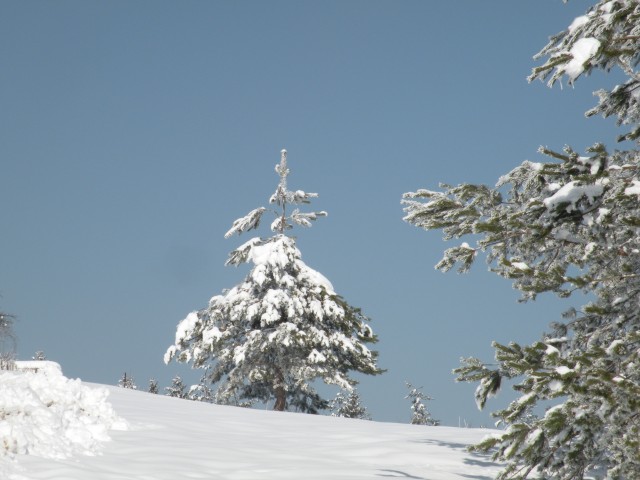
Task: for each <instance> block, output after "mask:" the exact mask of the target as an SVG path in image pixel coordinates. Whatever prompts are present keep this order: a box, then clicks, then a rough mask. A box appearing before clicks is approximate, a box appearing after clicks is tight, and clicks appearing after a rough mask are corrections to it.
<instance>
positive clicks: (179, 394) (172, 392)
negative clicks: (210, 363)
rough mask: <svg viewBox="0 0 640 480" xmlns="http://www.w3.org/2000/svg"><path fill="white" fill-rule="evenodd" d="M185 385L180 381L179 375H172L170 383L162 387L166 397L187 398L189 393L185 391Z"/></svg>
mask: <svg viewBox="0 0 640 480" xmlns="http://www.w3.org/2000/svg"><path fill="white" fill-rule="evenodd" d="M186 389H187V386H186V385H185V384H184V382H183V381H182V378H181V377H180V375H177V376H175V377H173V380H172V381H171V385H169V386H168V387H165V388H164V391H165V395H166V396H168V397H176V398H188V397H189V394H188V392H187V391H186Z"/></svg>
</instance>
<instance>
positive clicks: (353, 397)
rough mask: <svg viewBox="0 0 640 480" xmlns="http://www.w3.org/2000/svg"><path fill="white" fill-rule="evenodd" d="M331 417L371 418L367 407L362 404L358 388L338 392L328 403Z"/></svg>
mask: <svg viewBox="0 0 640 480" xmlns="http://www.w3.org/2000/svg"><path fill="white" fill-rule="evenodd" d="M329 408H330V409H331V416H332V417H345V418H358V419H360V420H371V415H370V414H369V412H368V411H367V407H365V406H364V405H363V404H362V400H361V399H360V394H359V393H358V390H357V389H355V388H353V389H351V391H341V392H338V393H337V394H336V396H335V398H334V399H333V400H331V403H330V405H329Z"/></svg>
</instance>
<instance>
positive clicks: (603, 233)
mask: <svg viewBox="0 0 640 480" xmlns="http://www.w3.org/2000/svg"><path fill="white" fill-rule="evenodd" d="M545 56H546V57H547V60H546V62H545V63H544V64H543V65H542V66H540V67H538V68H536V69H534V71H533V73H532V75H531V77H530V80H533V79H549V84H550V85H553V84H554V83H555V82H556V81H558V80H561V79H562V78H563V77H565V78H566V79H567V80H568V82H569V83H570V84H572V83H573V82H575V81H576V80H577V79H578V78H579V77H580V76H581V75H584V74H588V73H589V72H591V71H592V70H593V69H602V70H605V71H609V70H610V69H613V68H615V67H618V68H619V69H620V70H621V71H622V72H623V73H624V74H625V75H626V76H627V78H628V80H627V81H626V82H625V83H623V84H621V85H617V86H615V87H614V88H613V89H611V90H600V91H598V92H597V94H598V96H599V99H600V100H599V104H598V105H597V106H596V107H595V108H593V109H591V110H590V111H589V112H587V115H589V116H590V115H595V114H602V115H604V116H605V117H608V116H614V117H617V121H618V124H619V125H626V126H627V129H628V128H629V127H630V130H628V131H627V132H626V133H624V134H623V135H621V136H620V137H619V138H618V140H620V141H625V142H628V143H627V145H631V146H630V147H628V148H629V149H628V150H620V151H613V152H611V151H609V150H608V149H607V148H605V146H604V145H603V144H599V143H598V144H595V145H594V146H592V147H590V148H588V149H587V155H584V156H581V155H579V154H578V153H577V152H576V151H574V150H573V149H572V148H570V147H566V148H565V151H564V152H554V151H551V150H549V149H547V148H542V149H541V152H542V153H543V154H546V155H547V156H549V157H550V158H551V159H550V160H549V161H547V162H545V163H532V162H528V161H527V162H524V163H523V164H522V165H520V166H519V167H517V168H515V169H514V170H513V171H511V172H510V173H508V174H507V175H505V176H503V177H502V178H501V179H500V180H499V181H498V183H497V185H496V187H495V188H490V187H487V186H484V185H469V184H463V185H458V186H455V187H454V186H449V185H442V186H441V187H442V188H443V189H444V191H428V190H420V191H417V192H415V193H408V194H405V200H404V203H405V205H406V212H407V215H406V217H405V220H407V221H408V222H410V223H412V224H414V225H416V226H419V227H423V228H425V229H428V230H432V229H442V230H443V233H444V238H445V239H447V240H452V239H457V238H461V237H467V236H471V239H470V240H469V241H472V240H474V241H475V244H473V245H470V244H469V243H466V242H465V243H462V244H461V245H459V246H456V247H453V248H450V249H448V250H447V251H446V252H445V255H444V258H443V259H442V260H441V261H440V263H438V265H437V268H439V269H441V270H443V271H447V270H450V269H451V268H453V267H454V266H456V265H458V270H459V271H460V272H466V271H467V270H468V269H469V267H470V266H471V264H472V263H473V262H474V260H475V258H476V255H477V253H478V252H480V251H482V252H486V253H487V258H488V261H489V264H490V268H491V270H492V271H494V272H496V273H497V274H499V275H501V276H503V277H505V278H508V279H510V280H512V281H513V285H514V286H515V288H517V289H518V290H520V291H521V292H522V295H523V300H530V299H535V298H536V295H538V294H540V293H543V292H554V293H556V294H557V295H559V296H560V297H562V298H567V297H570V296H571V295H572V293H573V292H575V291H582V292H585V293H588V294H590V297H591V298H592V299H593V300H592V301H591V302H590V303H588V304H587V305H584V306H582V307H581V308H580V309H579V310H576V309H570V310H569V311H568V312H566V313H565V315H564V320H562V321H559V322H557V323H555V324H553V325H552V326H551V330H550V332H549V333H547V334H545V335H544V336H543V338H542V340H541V341H538V342H534V343H533V344H531V345H519V344H517V343H511V344H509V345H500V344H494V346H495V349H496V359H497V361H498V367H497V368H495V367H490V366H487V365H485V364H484V363H483V362H481V361H480V360H478V359H474V358H469V359H464V360H463V363H462V366H461V367H460V368H458V369H457V370H456V372H457V373H458V375H459V380H464V381H474V382H475V381H477V382H479V386H478V389H477V390H476V399H477V402H478V405H479V407H484V405H485V402H486V400H487V398H488V397H489V396H491V395H493V394H495V393H496V392H497V391H498V389H499V388H500V384H501V383H502V381H503V379H505V378H513V379H518V380H519V383H517V384H516V385H515V387H514V388H515V389H516V390H517V391H518V392H519V393H520V395H521V396H520V398H519V399H518V400H516V401H514V402H513V403H512V404H511V405H509V406H508V407H507V408H505V409H504V410H501V411H498V412H495V413H494V415H495V416H496V417H497V418H499V419H500V421H502V422H504V424H505V425H506V427H507V428H506V430H505V431H504V433H501V434H499V435H495V436H493V437H491V438H489V439H487V440H486V441H484V442H483V443H481V444H480V445H478V446H477V447H476V448H477V449H478V450H482V451H491V450H493V449H496V452H497V453H496V458H497V459H500V460H502V461H505V462H507V463H506V467H505V469H504V471H503V472H502V474H501V475H500V477H499V478H502V479H506V478H518V479H523V478H530V477H532V476H536V475H540V476H543V477H544V478H557V479H563V480H565V479H566V480H569V479H572V480H573V479H580V478H585V477H587V476H590V475H599V476H602V477H603V478H604V477H606V478H612V479H614V478H615V479H634V478H638V475H639V473H638V472H640V415H639V414H638V412H640V368H639V367H640V315H639V313H638V312H639V311H640V310H639V307H638V304H639V301H640V152H639V151H638V149H637V148H633V147H635V146H637V143H638V139H639V138H640V126H639V123H640V122H639V121H640V108H639V105H640V73H639V72H638V70H637V66H638V62H639V61H640V1H639V0H624V1H622V0H614V1H601V2H598V3H597V4H596V5H595V6H594V7H592V8H591V9H590V10H589V11H588V12H587V14H586V15H584V16H581V17H579V18H576V19H575V20H574V21H573V22H572V23H571V25H570V26H569V27H568V29H567V30H566V31H564V32H561V33H560V34H558V35H556V36H554V37H552V38H551V40H550V43H549V44H548V45H547V46H546V47H545V48H544V49H543V50H542V51H541V52H540V54H539V58H540V57H545ZM549 402H550V403H551V404H552V405H555V406H553V407H551V408H548V409H547V410H546V413H545V414H544V415H543V416H542V417H540V418H537V417H535V416H533V415H531V411H532V408H533V407H535V406H536V405H540V404H543V405H549V404H550V403H549ZM598 478H599V477H598Z"/></svg>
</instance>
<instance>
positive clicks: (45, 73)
mask: <svg viewBox="0 0 640 480" xmlns="http://www.w3.org/2000/svg"><path fill="white" fill-rule="evenodd" d="M589 5H590V2H581V1H575V2H570V3H569V4H567V5H565V4H563V3H562V2H561V1H560V0H557V1H552V0H547V1H544V2H541V1H539V0H523V1H518V2H513V1H507V0H495V1H492V2H478V1H471V0H466V1H462V0H461V1H446V2H443V1H439V2H435V1H426V0H425V1H402V2H399V1H375V0H371V1H370V0H367V1H345V0H339V1H332V0H328V1H317V2H311V1H304V0H303V1H300V0H295V1H294V0H291V1H268V2H267V1H253V2H250V1H233V2H232V1H224V2H223V1H209V2H205V1H190V0H186V1H184V0H183V1H180V2H178V1H173V2H168V1H142V0H140V1H136V2H129V1H117V0H110V1H101V2H96V1H87V0H78V1H67V0H59V1H56V2H47V1H29V0H26V1H17V0H15V1H9V0H4V1H2V2H0V59H1V61H2V65H1V68H0V122H1V125H0V146H1V151H0V153H1V157H0V158H1V159H0V174H1V179H2V189H1V194H2V205H1V207H0V226H1V228H2V234H1V235H0V294H1V295H2V297H1V298H0V307H1V308H2V310H4V311H6V312H9V313H12V314H14V315H16V316H17V319H18V320H17V324H16V325H17V333H18V335H19V341H18V356H19V358H21V359H30V358H31V356H32V355H33V354H34V352H35V351H36V350H43V351H44V352H45V354H46V355H47V357H48V358H49V359H51V360H56V361H58V362H60V363H61V365H62V367H63V370H64V372H65V374H66V375H67V376H69V377H80V378H82V379H83V380H86V381H92V382H99V383H107V384H115V383H117V381H118V379H119V378H120V377H121V376H122V374H123V372H125V371H126V372H127V373H128V374H129V375H132V376H133V377H134V379H135V381H136V383H137V384H138V386H139V387H140V388H141V389H144V388H146V387H147V384H148V381H149V379H150V378H151V377H154V378H157V379H158V381H159V383H160V387H165V386H167V385H168V384H169V383H170V381H171V378H172V377H173V376H174V375H176V374H179V375H182V376H183V378H185V379H187V380H189V381H193V382H195V381H197V379H198V378H199V374H197V373H194V372H192V371H191V370H190V368H189V367H188V366H184V365H173V364H172V365H170V366H165V365H164V364H163V362H162V357H163V354H164V352H165V350H166V348H167V347H168V346H169V345H171V344H172V343H173V339H174V335H175V327H176V324H177V323H178V321H180V320H181V319H182V318H184V317H185V316H186V315H187V314H188V313H189V312H190V311H192V310H197V309H200V308H203V307H205V306H206V305H207V302H208V300H209V298H210V297H211V296H213V295H215V294H218V293H220V291H221V290H222V289H224V288H230V287H232V286H234V285H235V284H237V283H238V282H239V281H241V279H242V278H243V277H244V275H246V273H247V271H248V270H247V269H246V268H239V269H236V268H232V267H224V262H225V260H226V258H227V254H228V252H229V251H231V250H233V249H234V248H235V247H236V246H238V245H239V244H240V243H242V242H244V241H246V240H248V239H249V238H250V236H249V235H248V234H245V235H243V236H242V237H240V238H238V237H233V238H231V239H228V240H225V239H224V238H223V235H224V233H225V232H226V231H227V230H228V229H229V227H230V226H231V223H232V222H233V220H235V219H236V218H238V217H240V216H242V215H244V214H246V213H247V212H248V211H249V210H252V209H253V208H256V207H258V206H261V205H264V204H265V203H266V202H267V200H268V197H269V196H270V195H271V193H272V192H273V190H274V189H275V187H276V185H277V182H278V177H277V175H276V174H275V172H274V170H273V167H274V165H275V164H276V163H278V161H279V152H280V150H281V149H282V148H286V149H287V150H288V151H289V156H288V162H289V166H290V168H291V175H290V176H289V186H290V188H292V189H302V190H305V191H309V192H318V193H319V195H320V196H319V198H318V199H317V200H316V201H315V202H314V203H313V205H312V207H313V208H315V209H316V210H326V211H328V213H329V216H328V217H327V218H321V219H319V220H318V222H316V224H315V225H314V227H313V228H311V229H310V230H305V231H298V233H297V235H298V247H299V248H300V250H301V251H302V255H303V260H304V261H305V262H306V263H307V264H308V265H309V266H311V267H312V268H314V269H316V270H318V271H320V272H321V273H323V274H324V275H325V276H326V277H327V278H328V279H329V280H330V281H331V282H332V283H333V285H334V287H335V289H336V291H337V292H338V293H340V294H341V295H342V296H343V297H344V298H345V299H346V300H347V301H348V302H349V303H351V304H352V305H355V306H359V307H361V308H362V310H363V312H364V313H365V314H367V315H368V316H369V317H371V319H372V322H371V326H372V327H373V329H374V331H375V332H376V333H377V334H378V335H379V338H380V342H379V344H378V345H377V349H378V350H379V352H380V366H381V367H383V368H386V369H387V370H388V371H387V373H385V374H384V375H382V376H378V377H373V378H363V379H362V383H361V385H360V387H359V390H360V393H361V395H362V397H363V399H364V402H365V404H366V405H367V406H368V407H369V409H370V410H371V412H372V414H373V416H374V419H376V420H382V421H398V422H406V421H408V420H409V418H410V411H409V404H408V401H407V400H405V399H404V396H405V395H406V389H405V387H404V381H405V380H408V381H410V382H412V383H414V384H415V385H417V386H423V387H424V391H425V393H428V394H429V395H431V396H432V397H434V400H433V401H432V402H430V403H429V405H428V406H429V409H430V411H431V412H432V414H433V415H434V417H436V418H439V419H440V420H441V421H442V422H443V423H444V424H448V425H458V423H459V422H461V423H464V422H465V421H466V422H467V423H469V424H471V425H473V426H480V425H491V424H492V420H491V419H490V417H489V415H488V413H487V412H478V411H477V409H476V407H475V404H474V401H473V391H474V389H475V385H467V384H456V383H455V382H454V377H453V376H452V375H451V370H452V369H453V368H455V367H456V366H457V365H458V359H459V358H460V357H461V356H478V357H480V358H482V359H484V360H487V361H490V360H491V359H492V358H493V350H492V348H491V346H490V344H491V341H492V340H498V341H500V342H508V341H509V340H518V341H535V340H537V339H538V338H539V337H540V335H541V333H542V332H543V330H544V329H545V327H546V325H547V324H548V323H549V322H550V321H553V320H556V319H558V318H559V316H560V313H561V311H563V310H564V309H566V308H568V307H569V306H570V305H571V303H566V302H565V303H562V302H560V301H558V300H554V299H552V298H544V297H543V298H541V299H540V300H538V301H536V302H535V303H533V304H527V305H521V304H518V303H517V302H516V300H517V298H518V295H517V293H516V292H515V291H514V290H512V289H511V286H510V284H509V282H508V281H506V280H502V279H499V278H497V277H495V276H493V275H492V274H490V273H487V271H486V266H485V265H484V264H482V263H478V265H477V266H476V267H475V268H474V269H472V272H471V273H470V274H467V275H464V276H460V275H457V274H455V273H449V274H446V275H445V274H442V273H440V272H437V271H435V270H434V269H433V265H434V264H435V263H437V261H438V260H439V259H440V258H441V255H442V251H443V250H444V248H446V246H447V245H446V244H445V243H443V242H442V241H441V240H440V236H439V235H438V234H436V233H428V232H424V231H422V230H419V229H417V228H415V227H413V226H411V225H409V224H406V223H405V222H403V221H402V217H403V211H402V207H401V205H400V199H401V195H402V193H403V192H407V191H413V190H416V189H418V188H431V189H433V188H436V187H437V185H438V182H446V183H459V182H469V181H471V182H476V183H489V184H492V185H493V184H494V183H495V181H496V180H497V178H498V177H499V176H500V175H502V174H504V173H506V172H507V171H509V170H510V169H512V168H514V167H515V166H517V165H518V164H520V163H521V162H522V161H524V160H526V159H529V160H540V159H541V157H539V155H538V154H537V153H536V150H537V148H538V146H540V145H547V146H549V147H551V148H555V149H561V148H562V146H563V145H565V144H571V145H572V146H574V147H575V148H576V149H578V150H579V151H583V150H584V148H585V147H587V146H589V145H591V144H593V143H594V142H596V141H602V142H604V143H606V144H608V145H610V146H613V145H612V144H613V143H614V139H615V130H616V129H615V126H614V125H613V122H611V121H604V120H602V119H585V118H584V115H583V112H584V111H585V110H587V109H588V108H589V107H591V106H592V105H593V104H594V103H595V101H596V100H595V98H594V97H593V96H592V91H594V90H596V89H597V88H599V87H600V86H603V85H608V84H610V83H611V79H609V78H606V77H604V76H603V75H602V74H597V75H595V76H594V78H589V79H586V81H582V82H578V83H577V85H576V87H575V88H566V87H565V89H564V90H562V89H560V88H557V87H556V88H554V89H552V90H551V89H548V88H547V87H546V86H545V85H544V84H542V83H539V82H538V83H534V84H531V85H529V84H527V82H526V76H527V75H528V74H529V72H530V70H531V68H532V67H533V66H534V65H536V62H535V61H533V60H532V56H533V55H534V54H535V53H536V52H537V51H539V50H540V49H541V48H542V47H543V46H544V45H545V44H546V41H547V38H548V36H550V35H552V34H554V33H557V32H558V31H560V30H562V29H564V28H566V27H567V26H568V25H569V24H570V23H571V21H572V20H573V18H574V17H576V16H578V15H580V14H582V13H583V12H584V10H586V8H587V7H588V6H589ZM269 223H270V222H266V225H265V227H264V228H263V229H262V230H260V234H262V235H268V234H269V233H270V232H269V231H268V228H267V226H268V224H269ZM504 393H508V392H504ZM510 398H512V397H510V396H509V395H508V394H506V395H505V394H503V395H502V396H501V397H499V399H498V400H497V401H494V402H491V403H489V404H488V409H489V410H492V409H495V408H497V407H499V406H501V405H502V404H504V402H506V401H507V400H509V399H510Z"/></svg>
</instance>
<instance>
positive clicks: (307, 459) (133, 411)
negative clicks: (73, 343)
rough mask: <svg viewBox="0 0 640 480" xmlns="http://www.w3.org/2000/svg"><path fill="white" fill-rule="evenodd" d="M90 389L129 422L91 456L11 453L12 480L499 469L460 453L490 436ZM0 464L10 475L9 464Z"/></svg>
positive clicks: (429, 474) (279, 478)
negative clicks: (103, 396)
mask: <svg viewBox="0 0 640 480" xmlns="http://www.w3.org/2000/svg"><path fill="white" fill-rule="evenodd" d="M29 375H33V374H29ZM7 378H8V377H7ZM62 378H64V377H62ZM65 380H66V379H65ZM78 383H79V382H78ZM72 384H73V385H75V386H74V387H73V388H76V392H77V391H78V390H77V387H78V385H77V384H76V383H73V382H72ZM82 386H83V387H84V386H87V385H86V384H84V385H82ZM88 386H90V387H91V388H92V389H97V390H98V391H104V390H105V389H106V390H108V392H109V397H108V401H109V402H110V403H111V405H112V406H113V409H114V410H115V412H116V413H117V415H118V416H119V417H121V418H123V419H124V420H125V421H126V423H123V422H119V423H118V422H116V423H115V424H114V426H115V427H116V429H112V430H110V431H109V432H108V434H109V437H110V438H111V440H108V441H105V442H104V443H101V444H100V447H99V449H98V451H97V455H92V456H87V455H83V454H81V453H80V452H75V454H74V455H73V456H71V457H68V458H57V459H54V458H43V457H42V456H37V455H25V454H18V455H15V461H14V462H12V467H11V473H5V475H7V476H8V478H9V479H10V480H25V479H29V480H32V479H33V480H35V479H49V480H54V479H55V480H88V479H91V480H125V479H126V480H134V479H135V480H165V479H166V480H176V479H181V480H184V479H238V480H239V479H247V480H256V479H260V480H269V479H273V480H285V479H296V480H300V479H318V480H325V479H368V478H369V479H377V478H385V477H387V478H394V477H395V478H414V479H426V480H445V479H446V480H453V479H458V480H459V479H476V480H489V479H491V478H494V477H495V474H496V472H497V471H498V467H497V466H496V465H495V464H494V463H492V462H491V460H490V459H489V458H487V457H483V456H478V455H473V454H470V453H467V452H466V451H465V447H466V446H467V445H468V444H470V443H473V442H477V441H478V440H480V439H481V438H482V437H483V436H485V435H486V434H488V433H490V432H491V431H489V430H481V429H460V428H451V427H426V426H417V425H408V424H407V425H405V424H392V423H380V422H371V421H365V420H351V419H345V418H334V417H327V416H315V415H306V414H296V413H281V412H273V411H259V410H249V409H242V408H237V407H227V406H219V405H211V404H205V403H197V402H193V401H189V400H181V399H177V398H171V397H166V396H162V395H152V394H148V393H145V392H138V391H134V390H128V389H122V388H118V387H105V386H101V385H88ZM2 387H3V389H4V387H5V385H4V382H3V385H2ZM84 395H85V397H86V396H87V395H86V392H85V394H84ZM95 398H97V399H99V398H100V395H97V396H96V397H95ZM0 407H2V405H1V404H0ZM105 411H107V410H105ZM109 421H113V418H111V419H110V420H109ZM3 422H4V420H2V421H0V424H1V423H3ZM123 425H126V429H117V428H121V427H122V426H123ZM50 427H51V432H54V433H58V432H57V430H56V428H57V427H58V426H57V425H51V426H50ZM42 452H45V453H46V449H44V450H42ZM36 453H37V452H36ZM0 462H5V467H6V463H7V462H8V457H7V456H5V457H4V460H3V458H2V456H0Z"/></svg>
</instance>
